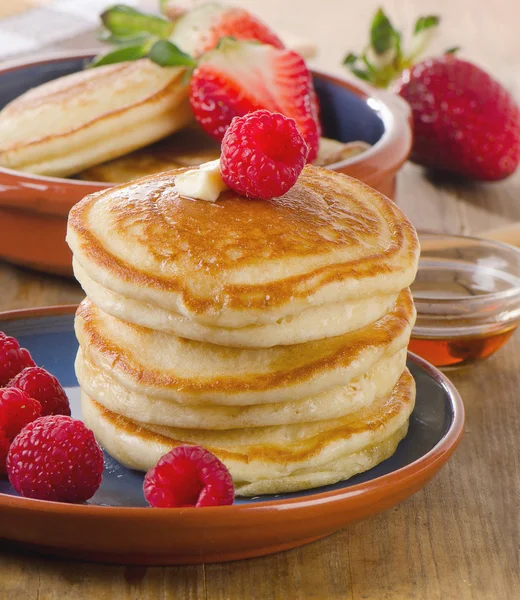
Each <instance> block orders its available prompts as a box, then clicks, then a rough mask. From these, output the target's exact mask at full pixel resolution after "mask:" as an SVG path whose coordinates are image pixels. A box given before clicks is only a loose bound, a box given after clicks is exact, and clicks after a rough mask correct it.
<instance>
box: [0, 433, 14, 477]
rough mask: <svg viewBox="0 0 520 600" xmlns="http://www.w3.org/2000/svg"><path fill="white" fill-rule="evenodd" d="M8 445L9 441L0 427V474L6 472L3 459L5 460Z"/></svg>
mask: <svg viewBox="0 0 520 600" xmlns="http://www.w3.org/2000/svg"><path fill="white" fill-rule="evenodd" d="M10 445H11V441H10V440H9V439H8V437H7V436H6V435H5V433H4V432H3V431H2V430H1V429H0V475H5V474H6V473H7V470H6V466H5V461H6V460H7V453H8V452H9V446H10Z"/></svg>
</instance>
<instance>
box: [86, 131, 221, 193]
mask: <svg viewBox="0 0 520 600" xmlns="http://www.w3.org/2000/svg"><path fill="white" fill-rule="evenodd" d="M219 157H220V144H219V143H218V142H217V141H216V140H214V139H213V138H211V137H210V136H209V135H207V134H206V133H205V132H204V131H203V130H202V129H201V128H200V127H198V126H196V125H190V126H189V127H185V128H184V129H182V130H181V131H178V132H176V133H174V134H173V135H170V136H168V137H167V138H165V139H163V140H160V141H159V142H156V143H155V144H152V145H151V146H146V147H145V148H140V149H139V150H135V151H134V152H130V153H129V154H126V155H125V156H121V157H120V158H115V159H114V160H110V161H108V162H105V163H102V164H97V165H95V166H93V167H91V168H90V169H87V170H85V171H82V172H81V173H78V175H77V177H78V179H83V180H85V181H102V182H104V183H125V182H127V181H132V180H134V179H139V177H145V176H146V175H153V174H154V173H161V172H163V171H170V170H171V169H178V168H180V167H191V168H193V167H197V166H198V165H201V164H202V163H205V162H209V161H211V160H216V159H217V158H219Z"/></svg>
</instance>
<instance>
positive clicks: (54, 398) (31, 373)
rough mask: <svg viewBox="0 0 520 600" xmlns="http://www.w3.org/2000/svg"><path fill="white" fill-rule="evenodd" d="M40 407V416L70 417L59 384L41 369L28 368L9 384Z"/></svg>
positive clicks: (66, 402)
mask: <svg viewBox="0 0 520 600" xmlns="http://www.w3.org/2000/svg"><path fill="white" fill-rule="evenodd" d="M9 385H10V386H12V387H16V388H18V389H19V390H23V391H24V392H25V393H26V394H28V395H29V396H30V397H31V398H34V399H35V400H38V402H39V403H40V404H41V405H42V416H44V417H45V416H47V415H67V416H69V415H70V405H69V399H68V398H67V394H66V393H65V390H64V389H63V388H62V387H61V385H60V382H59V381H58V380H57V379H56V377H54V375H51V374H50V373H49V372H48V371H46V370H45V369H42V368H41V367H28V368H27V369H24V370H23V371H22V372H21V373H19V374H18V375H17V376H16V377H15V378H14V379H13V380H11V381H10V383H9Z"/></svg>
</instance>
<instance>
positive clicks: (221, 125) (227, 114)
mask: <svg viewBox="0 0 520 600" xmlns="http://www.w3.org/2000/svg"><path fill="white" fill-rule="evenodd" d="M190 86H191V87H190V102H191V106H192V109H193V112H194V114H195V117H196V119H197V121H198V122H199V123H200V125H201V126H202V127H203V128H204V129H205V130H206V132H207V133H209V135H211V136H212V137H214V138H216V139H217V140H222V138H223V136H224V133H225V132H226V130H227V128H228V127H229V125H230V123H231V121H232V119H233V117H236V116H243V115H245V114H247V113H249V112H253V111H255V110H258V109H266V110H269V111H270V112H279V113H281V114H282V115H284V116H286V117H290V118H293V119H294V120H295V121H296V125H297V127H298V130H299V131H300V133H301V134H302V136H303V138H304V140H305V142H306V144H307V146H308V147H309V155H308V157H307V161H308V162H312V161H313V160H314V159H315V158H316V155H317V151H318V143H319V137H320V124H319V120H318V103H317V99H316V95H315V92H314V87H313V83H312V76H311V74H310V72H309V70H308V69H307V67H306V65H305V62H304V60H303V58H302V57H301V56H300V55H299V54H297V53H296V52H293V51H291V50H284V49H279V48H275V47H274V46H269V45H265V44H256V43H250V42H244V41H236V40H232V39H229V38H226V39H224V40H221V42H220V44H219V46H218V48H216V49H215V50H212V51H211V52H208V53H207V54H205V55H204V56H203V57H202V58H201V59H200V61H199V64H198V66H197V68H196V69H195V71H194V72H193V75H192V78H191V84H190Z"/></svg>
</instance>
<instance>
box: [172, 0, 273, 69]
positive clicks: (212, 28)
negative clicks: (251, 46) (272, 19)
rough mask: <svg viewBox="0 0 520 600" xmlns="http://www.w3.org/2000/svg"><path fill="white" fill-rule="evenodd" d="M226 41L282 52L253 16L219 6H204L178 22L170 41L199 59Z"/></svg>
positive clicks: (188, 13) (268, 32)
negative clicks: (255, 43)
mask: <svg viewBox="0 0 520 600" xmlns="http://www.w3.org/2000/svg"><path fill="white" fill-rule="evenodd" d="M225 37H233V38H235V39H237V40H257V41H259V42H262V43H263V44H271V45H272V46H275V47H276V48H283V44H282V42H281V40H280V38H278V36H277V35H276V34H275V33H273V32H272V31H271V30H270V29H269V27H267V25H264V23H262V22H261V21H259V20H258V19H257V18H256V17H254V16H253V15H252V14H251V13H250V12H248V11H247V10H245V9H243V8H236V7H232V6H222V5H220V4H216V3H207V4H201V5H200V6H196V7H195V8H193V9H192V10H190V11H189V12H186V13H185V14H184V15H182V16H181V17H180V18H178V19H176V20H175V25H174V27H173V31H172V33H171V34H170V38H169V39H170V42H173V43H174V44H175V45H176V46H178V47H179V48H180V49H181V50H182V51H183V52H186V53H187V54H189V55H191V56H193V57H194V58H198V57H200V56H202V54H204V52H207V51H208V50H212V49H213V48H215V47H216V46H217V44H218V42H219V41H220V40H221V39H222V38H225Z"/></svg>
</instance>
